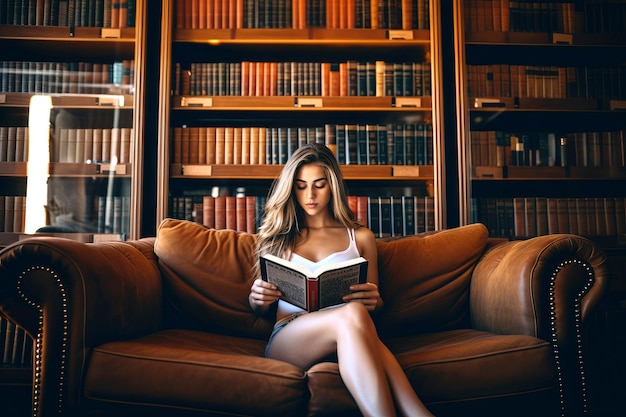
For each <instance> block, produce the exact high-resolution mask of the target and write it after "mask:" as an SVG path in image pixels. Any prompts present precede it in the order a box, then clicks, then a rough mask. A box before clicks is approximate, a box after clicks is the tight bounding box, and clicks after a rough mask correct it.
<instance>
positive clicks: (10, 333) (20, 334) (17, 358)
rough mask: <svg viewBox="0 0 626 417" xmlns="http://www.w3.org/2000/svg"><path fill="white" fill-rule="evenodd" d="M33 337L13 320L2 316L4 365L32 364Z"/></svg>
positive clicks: (0, 331) (0, 330)
mask: <svg viewBox="0 0 626 417" xmlns="http://www.w3.org/2000/svg"><path fill="white" fill-rule="evenodd" d="M32 353H33V339H32V338H31V337H30V336H29V335H28V334H27V333H26V331H25V330H24V329H23V328H21V327H20V326H17V325H16V324H15V323H13V322H12V321H9V320H7V319H5V318H4V317H1V316H0V354H1V355H2V362H1V363H2V366H11V367H29V366H31V365H32V360H33V358H32V356H33V355H32Z"/></svg>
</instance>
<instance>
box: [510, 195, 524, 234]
mask: <svg viewBox="0 0 626 417" xmlns="http://www.w3.org/2000/svg"><path fill="white" fill-rule="evenodd" d="M524 200H525V198H524V197H514V198H513V224H514V228H513V229H514V233H515V237H526V233H527V232H526V202H525V201H524Z"/></svg>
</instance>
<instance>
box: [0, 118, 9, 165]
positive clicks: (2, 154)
mask: <svg viewBox="0 0 626 417" xmlns="http://www.w3.org/2000/svg"><path fill="white" fill-rule="evenodd" d="M8 150H9V128H8V127H7V126H0V162H8V160H7V153H8Z"/></svg>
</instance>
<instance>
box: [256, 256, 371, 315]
mask: <svg viewBox="0 0 626 417" xmlns="http://www.w3.org/2000/svg"><path fill="white" fill-rule="evenodd" d="M260 263H261V264H260V265H261V275H262V278H263V280H264V281H267V282H270V283H272V284H274V285H276V286H277V287H278V289H279V290H280V291H281V292H282V293H283V296H282V299H283V300H285V301H287V302H288V303H291V304H293V305H295V306H298V307H300V308H303V309H305V310H307V311H316V310H319V309H323V308H327V307H332V306H335V305H338V304H342V303H344V301H343V296H345V295H346V294H348V293H349V292H350V286H351V285H354V284H359V283H364V282H365V279H366V277H367V265H368V261H367V259H365V258H363V257H359V258H354V259H350V260H347V261H344V262H338V263H335V264H331V265H325V266H322V267H320V268H318V269H317V271H316V272H315V273H313V272H311V271H310V270H308V269H307V268H306V267H304V266H302V265H298V264H296V263H294V262H291V261H288V260H285V259H282V258H279V257H277V256H274V255H269V254H268V255H263V256H262V257H261V258H260Z"/></svg>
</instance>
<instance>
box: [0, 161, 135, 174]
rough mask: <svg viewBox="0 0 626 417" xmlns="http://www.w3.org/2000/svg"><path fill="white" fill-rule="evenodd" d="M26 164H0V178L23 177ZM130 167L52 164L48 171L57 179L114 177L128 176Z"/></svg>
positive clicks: (121, 165) (106, 164) (98, 164)
mask: <svg viewBox="0 0 626 417" xmlns="http://www.w3.org/2000/svg"><path fill="white" fill-rule="evenodd" d="M27 165H28V163H27V162H0V176H6V177H25V176H26V173H27V170H28V168H27ZM130 170H131V167H130V165H129V164H117V165H114V166H113V165H111V164H109V163H97V164H82V163H66V162H52V163H50V167H49V171H50V175H51V176H59V177H91V176H110V175H115V176H116V177H125V176H130Z"/></svg>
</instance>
